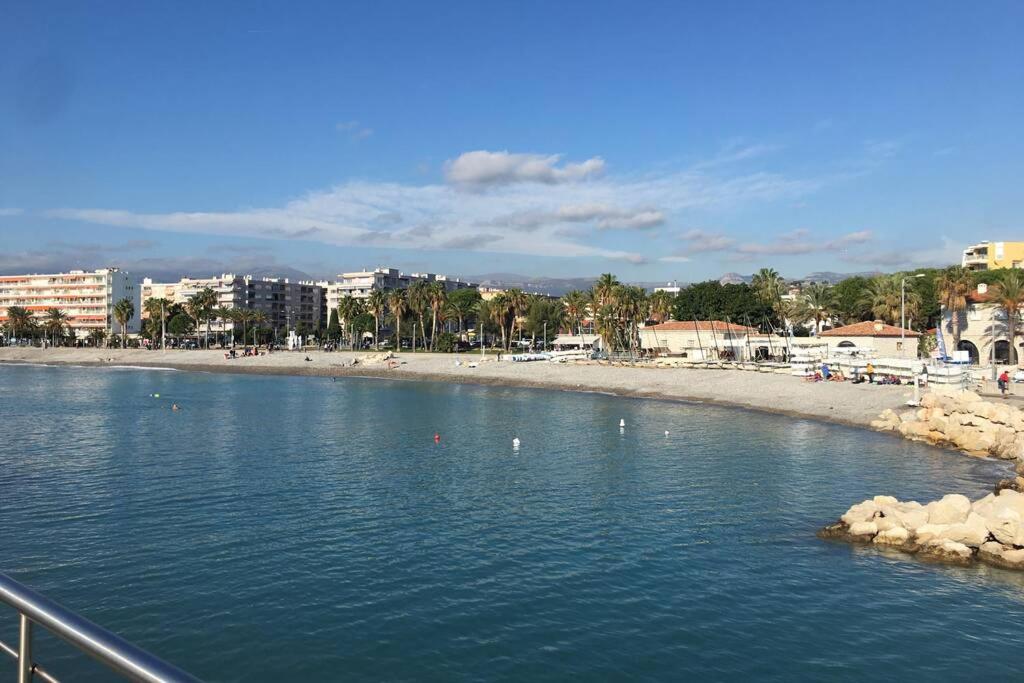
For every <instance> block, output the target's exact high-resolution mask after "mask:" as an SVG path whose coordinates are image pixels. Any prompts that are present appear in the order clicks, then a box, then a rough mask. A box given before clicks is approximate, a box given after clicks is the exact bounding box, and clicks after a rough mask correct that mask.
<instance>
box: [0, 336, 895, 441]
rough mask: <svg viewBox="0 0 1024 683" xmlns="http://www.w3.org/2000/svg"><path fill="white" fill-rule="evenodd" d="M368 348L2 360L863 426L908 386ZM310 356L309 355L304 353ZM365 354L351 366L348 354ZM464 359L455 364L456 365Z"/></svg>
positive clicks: (96, 353)
mask: <svg viewBox="0 0 1024 683" xmlns="http://www.w3.org/2000/svg"><path fill="white" fill-rule="evenodd" d="M375 355H376V354H374V353H373V352H330V353H327V352H320V351H310V352H302V351H297V352H290V351H278V352H275V353H273V354H270V355H264V356H259V357H250V358H235V359H232V360H225V359H224V353H223V352H222V351H217V350H211V351H179V350H169V351H166V352H165V351H143V350H139V349H126V350H121V349H68V348H51V349H38V348H0V365H16V364H33V365H68V366H71V365H77V366H82V367H107V368H111V367H118V366H121V367H136V368H140V369H152V370H156V369H160V368H163V369H172V370H183V371H193V372H210V373H226V374H257V375H292V376H306V377H362V378H369V379H392V380H409V381H426V382H447V383H451V382H456V383H460V384H476V385H484V386H514V387H526V388H535V389H553V390H559V391H575V392H584V393H605V394H610V395H616V396H623V397H628V398H646V399H656V400H667V401H678V402H690V403H705V404H713V405H721V406H728V407H737V408H744V409H748V410H755V411H758V412H764V413H771V414H775V415H785V416H789V417H799V418H810V419H815V420H823V421H827V422H832V423H837V424H843V425H847V426H853V427H863V428H870V423H871V421H872V420H875V419H877V418H878V415H879V414H880V413H881V412H882V411H883V410H885V409H886V408H891V409H898V408H901V407H904V406H905V404H906V401H907V400H908V399H909V398H910V397H911V396H912V394H913V392H912V390H910V389H909V388H908V387H906V386H878V385H869V384H861V385H853V384H850V383H811V382H805V381H803V380H801V379H800V378H798V377H793V376H791V375H779V374H773V373H761V372H753V371H741V370H697V369H678V368H651V367H623V366H611V365H599V364H596V363H594V364H591V363H581V364H575V363H569V364H556V363H547V362H542V361H538V362H531V363H511V362H505V361H503V362H497V361H493V360H488V361H485V362H480V363H479V365H478V366H477V367H475V368H470V367H468V363H471V362H473V363H475V362H478V361H479V360H480V359H479V357H477V356H472V355H468V354H459V355H453V354H430V353H423V354H419V353H418V354H411V353H402V354H397V355H396V356H395V358H394V360H395V361H397V362H398V363H399V365H398V366H397V367H394V368H393V369H388V367H387V365H386V363H384V362H381V361H379V360H369V359H371V358H373V357H374V356H375ZM306 357H309V358H311V359H312V361H311V362H306V361H305V360H304V359H305V358H306ZM357 359H362V360H360V362H358V363H356V364H354V365H353V361H354V360H357ZM456 361H461V362H462V364H461V365H456V364H455V363H456Z"/></svg>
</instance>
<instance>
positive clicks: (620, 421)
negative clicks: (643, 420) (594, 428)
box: [619, 420, 626, 428]
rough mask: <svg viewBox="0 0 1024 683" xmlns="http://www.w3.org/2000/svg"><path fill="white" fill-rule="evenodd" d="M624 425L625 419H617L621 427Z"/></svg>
mask: <svg viewBox="0 0 1024 683" xmlns="http://www.w3.org/2000/svg"><path fill="white" fill-rule="evenodd" d="M625 426H626V421H625V420H619V427H620V428H622V427H625Z"/></svg>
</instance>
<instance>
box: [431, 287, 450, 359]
mask: <svg viewBox="0 0 1024 683" xmlns="http://www.w3.org/2000/svg"><path fill="white" fill-rule="evenodd" d="M427 301H428V302H429V304H430V314H431V323H430V350H431V351H433V350H434V346H435V344H436V341H435V339H434V337H436V336H437V317H438V315H439V314H440V313H441V311H442V310H443V309H444V306H445V304H446V303H447V302H448V291H447V290H446V289H445V287H444V283H443V282H438V281H437V280H435V281H434V282H431V283H430V284H429V285H427Z"/></svg>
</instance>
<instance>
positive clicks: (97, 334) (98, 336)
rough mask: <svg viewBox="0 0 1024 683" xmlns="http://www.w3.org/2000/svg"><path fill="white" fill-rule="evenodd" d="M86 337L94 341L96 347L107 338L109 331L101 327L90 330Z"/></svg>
mask: <svg viewBox="0 0 1024 683" xmlns="http://www.w3.org/2000/svg"><path fill="white" fill-rule="evenodd" d="M86 339H88V340H89V341H90V342H92V345H93V346H94V347H96V348H99V347H100V346H101V345H102V344H103V342H105V341H106V340H107V331H106V330H101V329H95V330H90V331H89V334H88V336H87V337H86Z"/></svg>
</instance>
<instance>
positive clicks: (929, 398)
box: [921, 391, 939, 408]
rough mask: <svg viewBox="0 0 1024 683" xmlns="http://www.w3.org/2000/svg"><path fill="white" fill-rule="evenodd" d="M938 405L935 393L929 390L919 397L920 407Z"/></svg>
mask: <svg viewBox="0 0 1024 683" xmlns="http://www.w3.org/2000/svg"><path fill="white" fill-rule="evenodd" d="M938 405H939V397H938V395H937V394H936V393H934V392H931V391H929V392H928V393H927V394H925V395H924V396H922V397H921V407H922V408H934V407H936V406H938Z"/></svg>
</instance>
